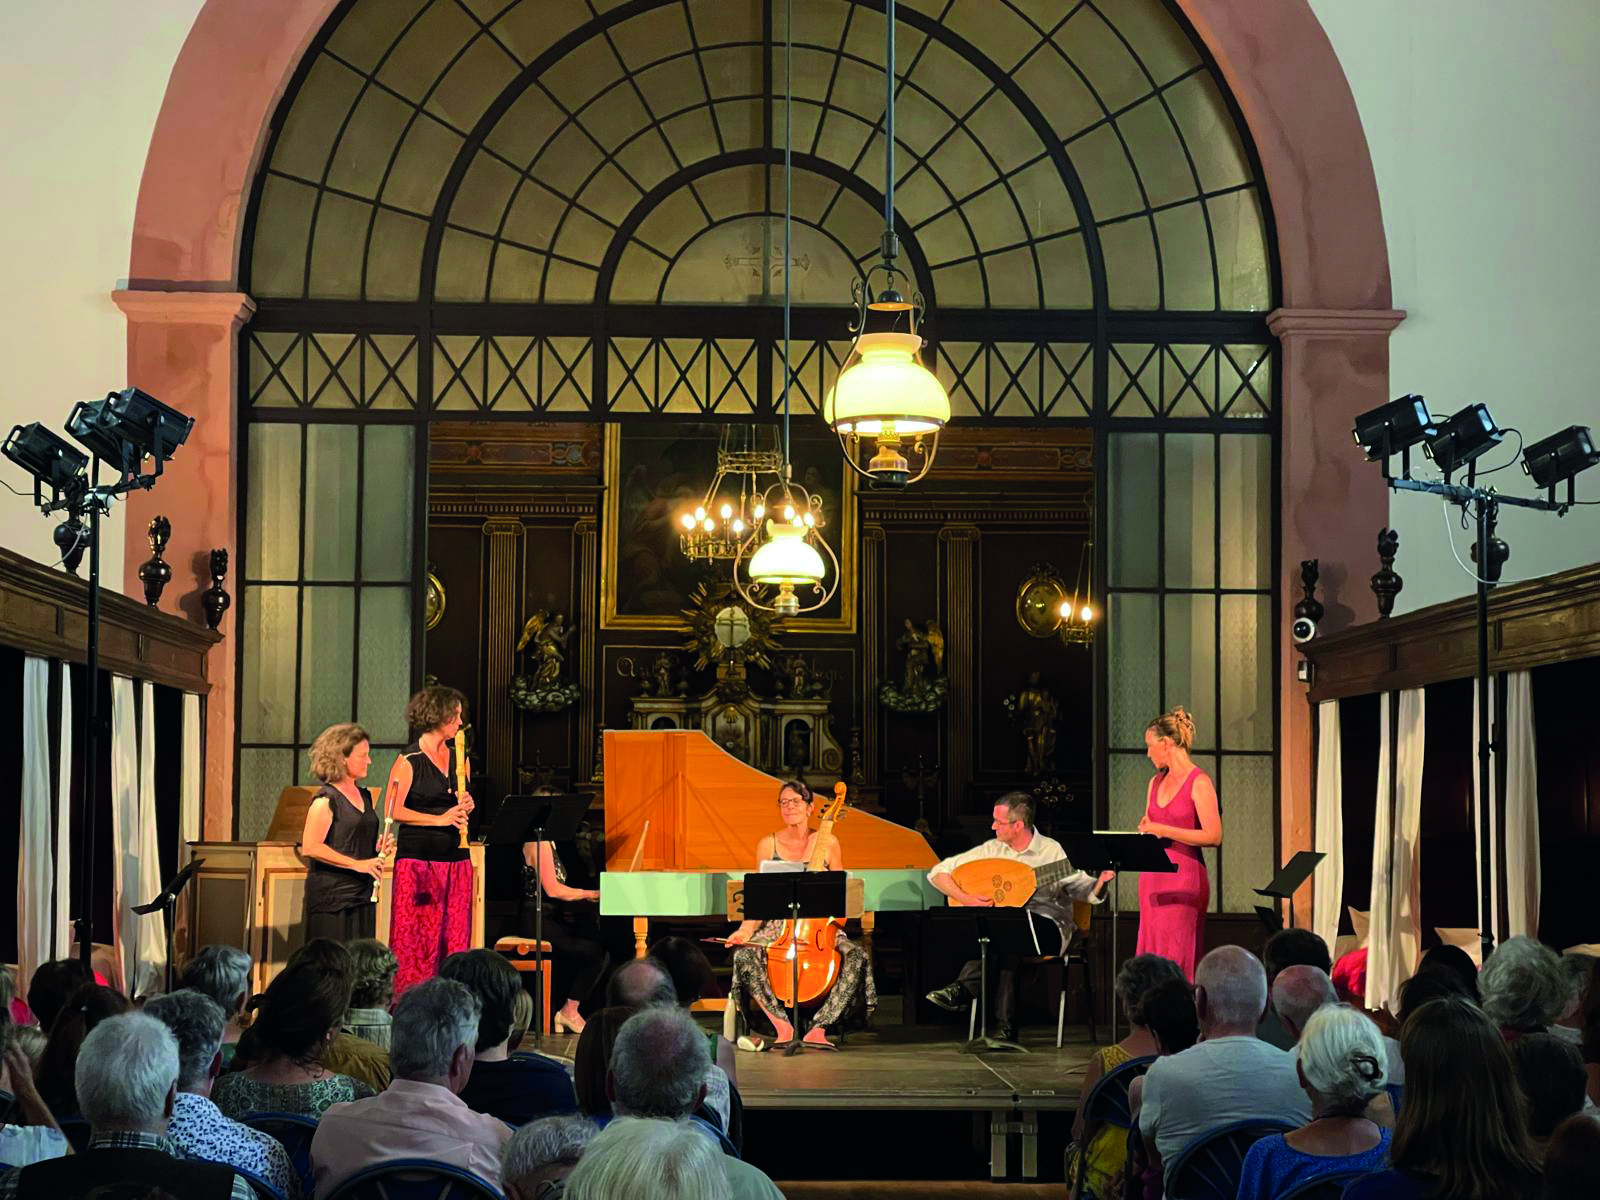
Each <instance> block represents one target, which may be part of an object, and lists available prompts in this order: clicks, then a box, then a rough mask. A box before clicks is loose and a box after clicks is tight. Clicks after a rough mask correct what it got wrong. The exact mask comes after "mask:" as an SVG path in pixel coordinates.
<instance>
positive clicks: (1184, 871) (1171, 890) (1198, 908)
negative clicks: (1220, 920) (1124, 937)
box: [1134, 767, 1211, 981]
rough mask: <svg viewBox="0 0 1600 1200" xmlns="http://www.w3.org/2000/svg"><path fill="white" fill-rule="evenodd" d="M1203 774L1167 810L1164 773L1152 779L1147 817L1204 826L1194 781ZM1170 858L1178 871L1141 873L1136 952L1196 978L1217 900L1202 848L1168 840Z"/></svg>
mask: <svg viewBox="0 0 1600 1200" xmlns="http://www.w3.org/2000/svg"><path fill="white" fill-rule="evenodd" d="M1202 773H1203V772H1201V770H1200V768H1199V767H1196V768H1194V770H1192V771H1190V772H1189V778H1187V779H1185V780H1184V781H1183V786H1182V787H1180V788H1179V789H1178V794H1177V795H1176V796H1174V797H1173V798H1172V800H1171V801H1170V802H1169V803H1168V804H1167V806H1166V807H1165V808H1162V807H1161V806H1160V805H1159V804H1157V803H1156V789H1157V787H1158V785H1159V784H1160V783H1161V776H1160V775H1159V774H1158V775H1157V776H1156V777H1155V778H1154V779H1152V780H1151V781H1150V794H1149V796H1148V798H1147V799H1146V801H1145V809H1144V813H1145V816H1146V817H1148V818H1149V819H1150V820H1152V821H1155V822H1158V823H1159V824H1162V825H1172V826H1175V827H1176V828H1178V829H1199V828H1200V816H1199V814H1198V813H1196V812H1195V807H1194V781H1195V780H1196V779H1199V778H1200V776H1201V775H1202ZM1161 845H1162V847H1163V848H1164V849H1165V850H1166V852H1167V857H1168V858H1169V859H1171V860H1172V862H1174V863H1176V864H1177V867H1178V870H1177V873H1176V874H1168V875H1158V874H1154V873H1151V872H1148V871H1147V872H1145V873H1144V874H1142V875H1140V876H1139V943H1138V946H1137V947H1136V948H1135V950H1134V953H1135V954H1159V955H1161V956H1163V957H1164V958H1170V959H1171V960H1172V961H1173V962H1175V963H1177V964H1178V966H1180V967H1182V968H1183V974H1184V977H1185V978H1187V979H1189V980H1191V981H1192V980H1193V979H1194V968H1195V964H1196V963H1197V962H1199V961H1200V955H1201V951H1202V948H1203V945H1204V942H1205V933H1206V908H1207V907H1208V906H1209V905H1210V903H1211V879H1210V877H1209V876H1208V875H1207V874H1206V863H1205V859H1204V858H1202V857H1201V855H1200V848H1199V847H1198V846H1185V845H1183V844H1182V843H1181V842H1174V841H1172V840H1171V839H1170V838H1162V839H1161Z"/></svg>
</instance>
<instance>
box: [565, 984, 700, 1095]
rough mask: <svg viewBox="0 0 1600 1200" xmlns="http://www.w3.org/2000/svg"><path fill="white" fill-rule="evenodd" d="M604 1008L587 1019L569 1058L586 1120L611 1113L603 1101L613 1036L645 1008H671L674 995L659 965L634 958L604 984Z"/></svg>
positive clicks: (674, 999) (615, 1037) (673, 990)
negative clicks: (669, 1005)
mask: <svg viewBox="0 0 1600 1200" xmlns="http://www.w3.org/2000/svg"><path fill="white" fill-rule="evenodd" d="M605 999H606V1006H605V1008H603V1009H601V1010H600V1011H599V1012H597V1013H595V1014H594V1015H593V1016H591V1017H590V1018H589V1020H588V1022H587V1023H586V1024H585V1025H584V1028H583V1033H582V1034H580V1035H579V1037H578V1046H577V1049H575V1050H574V1051H573V1054H572V1081H573V1083H574V1085H575V1086H576V1088H577V1092H578V1107H579V1108H580V1109H582V1110H583V1111H584V1112H586V1113H588V1114H589V1115H590V1116H602V1115H604V1114H607V1113H609V1112H610V1111H611V1102H610V1100H608V1099H607V1098H606V1090H605V1089H606V1068H607V1067H608V1066H609V1064H610V1062H611V1048H612V1046H613V1045H615V1043H616V1040H617V1033H618V1031H620V1030H621V1029H622V1026H623V1024H624V1023H625V1022H626V1021H627V1019H628V1018H629V1017H631V1016H632V1015H633V1014H634V1013H636V1012H638V1011H639V1010H640V1009H641V1008H643V1007H644V1006H645V1005H647V1004H675V1003H676V1002H677V999H678V993H677V991H676V989H674V987H673V986H672V977H671V976H670V975H668V974H667V970H666V968H665V967H664V966H662V965H661V963H659V962H657V961H655V960H654V959H649V958H634V959H630V960H628V961H627V962H625V963H623V964H622V965H621V966H620V967H618V968H617V969H616V970H615V971H613V972H612V973H611V978H610V979H608V980H607V981H606V995H605Z"/></svg>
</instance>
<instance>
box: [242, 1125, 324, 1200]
mask: <svg viewBox="0 0 1600 1200" xmlns="http://www.w3.org/2000/svg"><path fill="white" fill-rule="evenodd" d="M244 1123H245V1124H246V1125H248V1126H250V1128H251V1129H259V1130H260V1131H261V1132H262V1133H265V1134H267V1135H268V1136H270V1137H273V1138H275V1139H277V1141H278V1143H279V1144H280V1145H281V1146H282V1147H283V1148H284V1149H285V1150H287V1151H288V1152H289V1163H290V1165H291V1166H293V1167H294V1173H295V1174H296V1175H298V1176H299V1177H300V1185H301V1187H303V1188H304V1189H305V1193H306V1195H307V1196H309V1195H311V1194H312V1193H313V1192H314V1191H315V1190H316V1187H315V1185H314V1183H313V1181H312V1178H311V1139H312V1138H314V1137H316V1136H317V1123H316V1121H315V1120H313V1119H312V1118H311V1117H308V1116H305V1115H304V1114H302V1113H277V1112H259V1113H251V1114H250V1115H249V1116H248V1117H246V1118H245V1119H244Z"/></svg>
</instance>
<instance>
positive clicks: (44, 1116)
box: [0, 1010, 69, 1167]
mask: <svg viewBox="0 0 1600 1200" xmlns="http://www.w3.org/2000/svg"><path fill="white" fill-rule="evenodd" d="M23 1028H24V1027H23V1026H17V1025H13V1024H12V1023H11V1020H10V1017H9V1014H7V1013H6V1012H4V1011H3V1010H0V1062H3V1063H4V1064H5V1073H6V1087H7V1090H8V1091H9V1092H10V1093H11V1094H12V1096H13V1100H12V1102H11V1104H10V1105H8V1106H6V1107H7V1110H8V1115H9V1114H15V1116H16V1117H17V1118H19V1119H20V1120H21V1121H22V1124H20V1125H14V1124H10V1123H9V1122H8V1123H6V1124H4V1125H0V1163H5V1164H6V1165H7V1166H12V1167H22V1166H27V1165H29V1164H31V1163H36V1162H43V1161H44V1160H45V1159H47V1158H60V1157H61V1156H62V1155H63V1154H67V1153H69V1151H68V1149H67V1139H66V1135H65V1134H63V1133H62V1132H61V1127H60V1126H59V1125H57V1124H56V1119H55V1117H54V1116H52V1115H51V1113H50V1106H49V1105H47V1104H46V1103H45V1102H44V1097H42V1096H40V1095H39V1089H38V1088H37V1087H35V1086H34V1082H33V1064H32V1063H30V1062H29V1061H28V1056H27V1055H26V1054H25V1053H24V1052H23V1050H22V1048H21V1046H20V1045H19V1044H18V1039H17V1034H19V1033H21V1032H22V1029H23Z"/></svg>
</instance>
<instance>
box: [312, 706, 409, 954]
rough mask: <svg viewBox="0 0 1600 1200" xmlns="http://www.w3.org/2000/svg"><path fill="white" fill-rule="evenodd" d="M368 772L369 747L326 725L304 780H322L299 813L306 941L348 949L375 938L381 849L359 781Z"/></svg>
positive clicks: (374, 813) (361, 738)
mask: <svg viewBox="0 0 1600 1200" xmlns="http://www.w3.org/2000/svg"><path fill="white" fill-rule="evenodd" d="M371 766H372V743H371V741H370V740H369V739H368V737H367V731H366V730H365V729H363V728H361V726H359V725H355V724H350V723H345V724H342V725H331V726H329V727H328V728H327V729H324V730H323V731H322V732H321V733H320V734H318V735H317V740H316V741H314V742H312V743H311V773H312V774H313V775H315V776H316V777H317V778H318V779H320V780H322V786H321V787H320V788H318V789H317V794H316V796H315V797H314V798H313V799H312V801H311V807H310V808H309V809H307V810H306V825H305V830H304V832H303V833H301V835H300V853H301V854H303V855H305V857H306V858H307V859H309V860H310V862H309V864H308V865H307V868H306V940H307V941H310V940H311V939H312V938H319V937H325V938H332V939H333V940H334V941H336V942H348V941H352V940H353V939H355V938H369V937H371V936H372V935H373V934H374V933H376V932H377V931H378V909H377V906H376V905H375V904H374V903H373V896H374V895H375V894H376V892H375V889H374V886H373V885H374V884H375V883H376V882H377V881H378V879H379V878H380V877H381V876H382V875H383V857H382V856H383V854H384V853H385V852H386V851H387V849H388V844H387V841H386V840H385V839H384V838H383V837H382V836H380V833H379V830H380V828H381V826H382V822H381V821H380V820H379V818H378V810H377V809H376V808H375V807H374V806H373V803H372V791H371V789H370V788H364V787H362V786H361V780H362V779H363V778H364V777H365V776H366V773H367V770H368V768H369V767H371Z"/></svg>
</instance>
